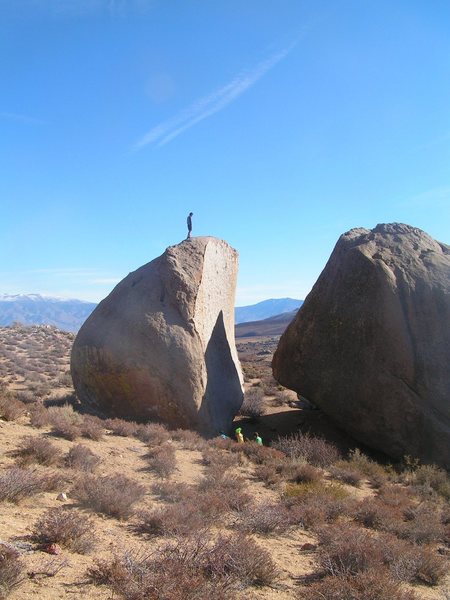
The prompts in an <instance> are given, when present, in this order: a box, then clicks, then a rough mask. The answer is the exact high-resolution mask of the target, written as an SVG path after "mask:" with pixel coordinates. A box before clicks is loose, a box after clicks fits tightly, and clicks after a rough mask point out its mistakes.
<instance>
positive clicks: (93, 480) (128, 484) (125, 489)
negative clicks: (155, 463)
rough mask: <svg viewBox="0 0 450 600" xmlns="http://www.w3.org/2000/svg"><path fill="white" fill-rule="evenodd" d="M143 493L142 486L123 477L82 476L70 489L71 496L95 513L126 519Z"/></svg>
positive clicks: (143, 488)
mask: <svg viewBox="0 0 450 600" xmlns="http://www.w3.org/2000/svg"><path fill="white" fill-rule="evenodd" d="M145 491H146V490H145V487H144V486H143V485H141V484H140V483H138V482H137V481H134V480H133V479H130V478H129V477H126V476H125V475H120V474H118V475H108V476H104V477H96V476H94V475H84V477H82V478H81V479H79V480H78V481H77V483H76V484H75V485H74V487H73V488H72V491H71V495H72V496H73V497H74V498H75V499H76V500H78V501H79V502H80V504H81V505H82V506H85V507H86V508H89V509H91V510H94V511H95V512H99V513H104V514H106V515H109V516H111V517H116V518H118V519H126V518H128V517H129V516H130V514H131V513H132V510H133V505H134V504H136V502H138V501H139V500H141V499H142V498H143V496H144V495H145Z"/></svg>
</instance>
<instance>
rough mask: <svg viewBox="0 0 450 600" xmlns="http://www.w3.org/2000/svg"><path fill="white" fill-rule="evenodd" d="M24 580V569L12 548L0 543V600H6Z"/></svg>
mask: <svg viewBox="0 0 450 600" xmlns="http://www.w3.org/2000/svg"><path fill="white" fill-rule="evenodd" d="M24 580H25V568H24V565H23V563H22V561H21V560H20V555H19V553H18V552H17V550H15V549H14V548H11V547H10V546H8V545H7V544H2V543H0V599H1V600H3V599H4V598H7V597H8V596H9V595H10V594H11V592H13V591H14V590H15V589H16V588H18V587H19V586H20V585H21V583H23V581H24Z"/></svg>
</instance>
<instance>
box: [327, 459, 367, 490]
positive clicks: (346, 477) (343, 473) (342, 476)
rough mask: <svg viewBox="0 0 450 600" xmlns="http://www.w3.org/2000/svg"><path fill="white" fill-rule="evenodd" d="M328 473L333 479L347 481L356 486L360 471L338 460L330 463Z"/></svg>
mask: <svg viewBox="0 0 450 600" xmlns="http://www.w3.org/2000/svg"><path fill="white" fill-rule="evenodd" d="M329 471H330V475H331V476H332V477H333V479H337V480H338V481H342V483H347V484H348V485H353V486H355V487H358V486H359V485H360V483H361V479H362V476H361V473H360V471H358V470H357V469H353V468H351V467H348V466H347V465H346V463H345V462H344V461H339V462H338V463H337V464H335V465H332V466H331V467H330V469H329Z"/></svg>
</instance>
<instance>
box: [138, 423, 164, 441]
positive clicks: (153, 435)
mask: <svg viewBox="0 0 450 600" xmlns="http://www.w3.org/2000/svg"><path fill="white" fill-rule="evenodd" d="M133 435H135V436H136V437H137V438H138V439H139V440H141V441H142V442H144V443H145V444H147V445H148V446H150V447H151V446H162V444H165V443H166V442H168V441H169V440H170V433H169V432H168V431H167V429H166V428H165V427H164V425H160V424H159V423H146V424H145V425H140V426H138V428H137V429H136V431H135V433H134V434H133Z"/></svg>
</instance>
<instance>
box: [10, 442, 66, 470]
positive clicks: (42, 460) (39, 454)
mask: <svg viewBox="0 0 450 600" xmlns="http://www.w3.org/2000/svg"><path fill="white" fill-rule="evenodd" d="M13 455H14V456H15V457H16V461H17V464H18V465H19V466H21V467H26V466H28V465H30V464H32V463H39V464H41V465H46V466H50V465H54V464H56V463H57V462H58V461H59V459H60V457H61V451H60V450H59V449H58V448H57V447H56V446H55V445H54V444H52V442H50V441H49V440H48V439H46V438H45V437H32V436H27V437H25V438H23V440H22V442H21V444H20V446H19V447H18V448H17V449H16V450H14V452H13Z"/></svg>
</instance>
